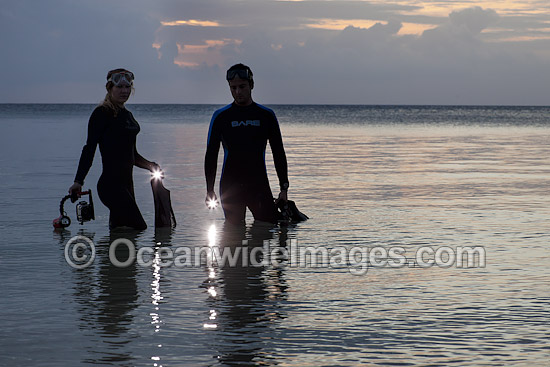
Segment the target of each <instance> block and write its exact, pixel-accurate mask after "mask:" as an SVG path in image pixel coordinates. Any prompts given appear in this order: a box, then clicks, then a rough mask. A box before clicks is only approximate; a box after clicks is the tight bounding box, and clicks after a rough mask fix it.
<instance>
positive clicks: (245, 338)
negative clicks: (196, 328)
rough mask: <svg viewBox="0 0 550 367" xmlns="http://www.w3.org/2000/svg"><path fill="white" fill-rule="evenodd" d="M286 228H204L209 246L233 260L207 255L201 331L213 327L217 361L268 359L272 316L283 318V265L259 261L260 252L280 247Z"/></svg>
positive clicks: (259, 225)
mask: <svg viewBox="0 0 550 367" xmlns="http://www.w3.org/2000/svg"><path fill="white" fill-rule="evenodd" d="M286 239H287V229H286V228H281V229H279V228H278V227H275V228H274V227H273V226H272V225H266V224H262V223H257V222H255V223H254V224H252V225H250V226H235V225H231V224H228V223H226V224H224V225H223V227H222V228H221V229H220V230H219V231H216V230H215V229H214V228H212V227H211V228H210V230H209V241H210V246H211V247H212V248H214V247H216V246H217V247H218V249H219V250H220V252H221V253H223V251H228V250H230V251H231V254H233V255H234V258H233V260H234V261H233V264H230V263H229V262H228V261H226V262H225V263H224V262H221V261H220V259H219V258H216V257H213V256H210V257H209V258H208V259H207V271H208V278H207V280H206V281H205V283H204V285H205V288H206V291H207V294H208V301H207V304H208V310H209V311H208V320H207V322H205V324H204V328H205V329H215V330H216V331H215V332H216V333H217V334H216V343H215V348H216V352H215V353H216V358H217V359H218V361H219V362H220V363H221V364H222V365H257V364H264V363H270V364H273V363H274V360H272V359H271V357H270V355H272V354H273V353H272V351H273V348H275V347H276V346H271V343H270V340H271V338H272V336H273V335H272V334H273V332H274V328H275V327H276V325H275V324H276V323H277V321H278V320H280V319H283V318H284V317H285V315H284V312H283V311H282V308H281V307H280V302H281V301H283V300H285V299H286V297H287V290H288V285H287V283H286V280H285V277H284V263H283V264H281V265H277V266H273V265H272V264H262V260H264V256H263V251H264V250H265V249H266V248H270V247H275V246H277V247H279V246H280V247H284V246H285V244H286Z"/></svg>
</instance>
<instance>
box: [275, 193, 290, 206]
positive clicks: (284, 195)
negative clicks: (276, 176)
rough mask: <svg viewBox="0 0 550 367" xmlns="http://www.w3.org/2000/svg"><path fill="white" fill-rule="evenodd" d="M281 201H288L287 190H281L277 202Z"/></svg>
mask: <svg viewBox="0 0 550 367" xmlns="http://www.w3.org/2000/svg"><path fill="white" fill-rule="evenodd" d="M279 201H288V194H287V191H286V190H281V192H280V193H279V197H278V198H277V200H275V204H278V203H279Z"/></svg>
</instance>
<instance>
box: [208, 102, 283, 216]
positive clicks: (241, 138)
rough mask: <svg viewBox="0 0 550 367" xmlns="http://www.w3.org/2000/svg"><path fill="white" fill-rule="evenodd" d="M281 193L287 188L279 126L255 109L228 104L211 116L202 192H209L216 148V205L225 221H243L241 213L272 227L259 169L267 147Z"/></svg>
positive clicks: (267, 191) (265, 184) (275, 213)
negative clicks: (219, 163)
mask: <svg viewBox="0 0 550 367" xmlns="http://www.w3.org/2000/svg"><path fill="white" fill-rule="evenodd" d="M268 140H269V145H270V146H271V151H272V153H273V160H274V163H275V169H276V171H277V176H278V177H279V184H280V186H281V189H283V188H284V189H286V188H287V187H288V168H287V161H286V155H285V150H284V148H283V140H282V137H281V131H280V129H279V123H278V121H277V118H276V117H275V114H274V113H273V111H272V110H270V109H269V108H267V107H264V106H262V105H259V104H257V103H252V104H251V105H249V106H246V107H242V106H237V105H236V104H234V103H233V104H230V105H228V106H226V107H223V108H221V109H219V110H217V111H216V112H215V113H214V115H213V116H212V121H211V122H210V129H209V132H208V142H207V148H206V156H205V162H204V171H205V175H206V187H207V190H208V191H209V192H210V191H213V190H214V180H215V179H216V166H217V161H218V151H219V148H220V142H221V143H222V144H223V148H224V152H225V155H224V163H223V169H222V175H221V179H220V199H221V202H222V207H223V210H224V214H225V218H226V219H227V220H229V221H230V222H234V223H238V222H241V221H243V220H244V218H245V214H246V207H248V208H249V209H250V211H251V212H252V214H253V215H254V218H255V219H258V220H261V221H266V222H276V221H277V218H278V211H277V208H276V206H275V204H274V203H273V194H272V193H271V189H270V187H269V179H268V177H267V171H266V166H265V150H266V146H267V141H268Z"/></svg>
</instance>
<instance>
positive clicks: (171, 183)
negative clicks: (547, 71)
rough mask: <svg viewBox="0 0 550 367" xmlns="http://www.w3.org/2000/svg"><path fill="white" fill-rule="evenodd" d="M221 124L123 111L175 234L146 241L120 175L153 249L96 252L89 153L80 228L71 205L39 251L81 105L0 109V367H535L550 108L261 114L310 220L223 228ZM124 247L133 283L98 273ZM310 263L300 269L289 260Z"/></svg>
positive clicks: (547, 209) (115, 234)
mask: <svg viewBox="0 0 550 367" xmlns="http://www.w3.org/2000/svg"><path fill="white" fill-rule="evenodd" d="M217 107H219V106H210V105H129V109H130V110H131V111H132V112H133V113H134V115H135V117H136V119H137V120H138V121H139V122H140V124H141V127H142V130H141V133H140V135H139V136H138V150H139V152H140V153H141V154H142V155H143V156H145V157H146V158H149V159H151V160H154V161H156V162H158V163H159V164H160V165H161V166H162V167H163V169H164V171H165V179H164V185H165V186H166V187H167V188H168V189H169V190H170V191H171V196H172V204H173V207H174V211H175V215H176V219H177V221H178V225H177V227H176V228H175V229H174V230H172V231H170V230H167V231H166V230H164V231H162V230H156V231H155V229H154V227H153V222H154V209H153V198H152V194H151V188H150V183H149V180H150V177H149V173H147V172H145V171H143V170H140V169H137V168H136V170H135V171H134V183H135V190H136V196H137V201H138V205H139V207H140V209H141V211H142V214H143V215H144V218H145V220H146V221H147V223H148V224H149V228H148V229H147V230H145V231H142V232H130V231H109V230H108V211H107V210H106V208H105V207H103V205H102V204H101V203H100V201H99V198H98V196H97V190H96V182H97V179H98V178H99V175H100V173H101V161H100V157H99V153H96V159H95V161H94V165H93V167H92V169H91V171H90V173H89V174H88V177H87V179H86V183H85V186H84V187H85V188H86V189H88V188H90V189H91V190H92V192H93V195H94V202H95V210H96V220H95V221H91V222H86V223H84V224H83V225H80V224H78V223H77V222H76V218H75V212H74V211H75V205H74V204H71V203H66V205H65V209H66V211H67V213H68V214H69V216H70V217H71V219H72V221H73V223H72V224H71V226H70V227H68V228H67V229H65V230H63V231H54V230H53V227H52V220H53V219H54V218H56V217H57V216H58V215H59V201H60V200H61V198H62V197H63V196H64V195H65V194H66V191H67V188H68V187H69V186H70V184H71V183H72V180H73V178H74V174H75V171H76V166H77V162H78V158H79V155H80V151H81V149H82V146H83V144H84V141H85V138H86V125H87V120H88V117H89V115H90V113H91V111H92V110H93V108H94V105H1V104H0V131H1V134H0V150H1V153H2V154H1V155H0V160H1V161H2V164H1V167H2V170H1V171H0V193H1V198H2V200H1V201H0V228H1V230H2V237H1V238H0V250H1V255H0V279H2V281H1V283H0V290H1V293H2V298H1V300H0V320H1V321H0V322H1V328H0V365H2V366H8V365H25V366H80V365H82V366H87V365H90V366H91V365H101V366H109V365H112V366H231V365H239V366H240V365H250V366H263V365H280V366H392V365H393V366H409V365H410V366H503V365H506V366H540V365H544V364H547V363H548V360H549V359H550V344H549V342H548V340H549V335H550V268H549V266H548V265H549V263H550V262H549V260H550V251H549V245H550V233H549V232H550V219H549V218H550V195H548V193H549V192H550V108H548V107H483V106H479V107H461V106H457V107H452V106H420V107H418V106H300V105H291V106H270V107H272V108H273V109H274V110H275V112H276V114H277V115H278V117H279V120H280V123H281V130H282V133H283V138H284V143H285V148H286V152H287V157H288V161H289V178H290V184H291V187H290V191H289V198H290V199H292V200H294V201H295V202H296V203H297V205H298V207H299V208H300V210H302V211H303V212H304V213H306V214H307V215H309V217H310V219H309V220H308V221H306V222H302V223H298V224H292V225H289V226H270V225H265V224H261V223H253V221H252V218H251V217H250V216H249V217H248V218H247V225H246V227H244V228H233V227H229V226H226V225H224V221H223V213H222V211H221V210H220V209H216V210H213V211H209V210H208V209H206V207H205V206H204V196H205V182H204V174H203V158H204V151H205V143H206V134H207V130H208V124H209V121H210V116H211V114H212V112H213V111H214V110H215V109H216V108H217ZM267 161H268V171H269V174H270V177H271V178H272V187H277V185H276V182H277V180H276V175H275V171H274V168H273V164H272V159H271V155H270V153H268V154H267ZM220 163H221V157H220ZM220 167H221V166H220ZM218 171H221V169H220V168H219V169H218ZM75 236H84V237H86V238H88V239H89V240H90V241H91V243H92V244H93V246H94V248H95V258H94V260H93V261H92V262H91V263H90V265H89V266H87V267H84V268H82V269H77V268H74V267H72V266H70V265H69V263H68V261H67V259H66V256H65V250H66V249H67V251H68V254H69V255H71V254H72V249H74V247H69V245H71V244H75V243H80V244H84V243H85V242H83V241H84V240H83V239H82V238H81V239H80V240H78V241H75V240H73V238H74V237H75ZM121 239H127V240H130V241H131V245H133V246H135V247H136V248H137V250H141V254H142V255H143V254H145V256H144V257H143V261H142V263H141V264H139V263H138V262H136V261H134V262H132V263H131V264H129V265H128V266H126V267H117V266H115V265H114V264H113V261H112V259H111V256H110V254H109V249H112V248H113V246H112V244H113V243H114V242H115V243H118V242H120V240H121ZM243 241H244V242H243ZM305 248H309V250H310V251H313V250H315V251H319V252H318V256H317V257H316V258H315V259H316V262H314V261H312V259H311V257H310V258H309V262H308V261H304V262H303V263H302V262H301V261H302V259H307V258H306V256H305V255H304V256H303V257H297V256H295V255H296V254H299V251H301V250H302V249H305ZM200 249H203V250H205V252H204V254H206V255H204V256H203V258H201V259H202V261H199V262H198V263H196V262H195V263H193V261H190V262H186V261H187V260H189V259H190V257H185V256H184V255H185V254H186V251H194V253H198V252H199V250H200ZM215 249H217V250H219V251H223V250H231V251H233V253H234V254H235V253H236V254H238V255H239V256H238V257H236V258H235V259H236V260H237V261H235V264H229V263H227V262H226V263H224V262H223V261H221V260H220V259H219V258H218V259H216V257H215V256H213V255H212V254H213V252H212V251H210V252H208V250H215ZM255 249H256V250H258V251H256V252H257V253H260V255H261V254H263V255H264V256H263V257H262V256H259V257H255V256H253V255H252V252H253V250H255ZM462 249H471V250H472V251H473V252H472V254H470V255H471V258H472V260H473V261H472V262H471V263H470V264H467V261H466V260H464V259H465V258H464V256H458V255H457V254H459V251H461V250H462ZM267 250H269V251H267ZM272 250H273V251H275V252H274V253H273V254H270V252H271V251H272ZM474 250H475V251H474ZM238 251H240V252H238ZM285 251H287V254H288V255H289V256H287V257H286V258H277V257H276V256H275V254H276V253H278V254H281V253H284V252H285ZM323 251H324V252H323ZM474 252H475V253H474ZM113 253H114V254H115V255H116V256H117V259H122V260H119V261H124V260H125V259H126V258H127V256H128V251H125V247H124V246H119V247H118V248H117V251H114V252H113ZM90 254H91V252H85V253H83V254H81V253H80V252H78V253H76V255H77V257H78V256H82V257H84V256H85V255H90ZM245 254H246V256H249V258H248V259H247V258H246V256H245ZM304 254H305V253H304ZM419 254H421V255H422V256H420V257H419ZM470 255H469V254H467V253H466V255H465V256H466V258H468V256H470ZM178 256H179V257H178ZM323 256H325V257H324V258H323ZM327 256H328V258H327ZM243 258H244V260H243ZM458 258H460V259H461V260H464V261H460V260H459V259H458ZM73 260H75V259H73ZM173 260H177V261H173ZM259 260H263V262H260V261H259ZM327 261H328V262H327ZM468 265H469V266H468Z"/></svg>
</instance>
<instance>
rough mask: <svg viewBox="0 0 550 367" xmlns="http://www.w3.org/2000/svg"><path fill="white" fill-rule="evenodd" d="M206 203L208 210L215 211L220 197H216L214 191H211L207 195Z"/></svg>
mask: <svg viewBox="0 0 550 367" xmlns="http://www.w3.org/2000/svg"><path fill="white" fill-rule="evenodd" d="M204 203H205V204H206V207H207V208H208V209H215V208H216V207H217V206H218V204H219V202H218V197H217V196H216V193H215V192H214V191H209V192H207V193H206V199H205V200H204Z"/></svg>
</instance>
